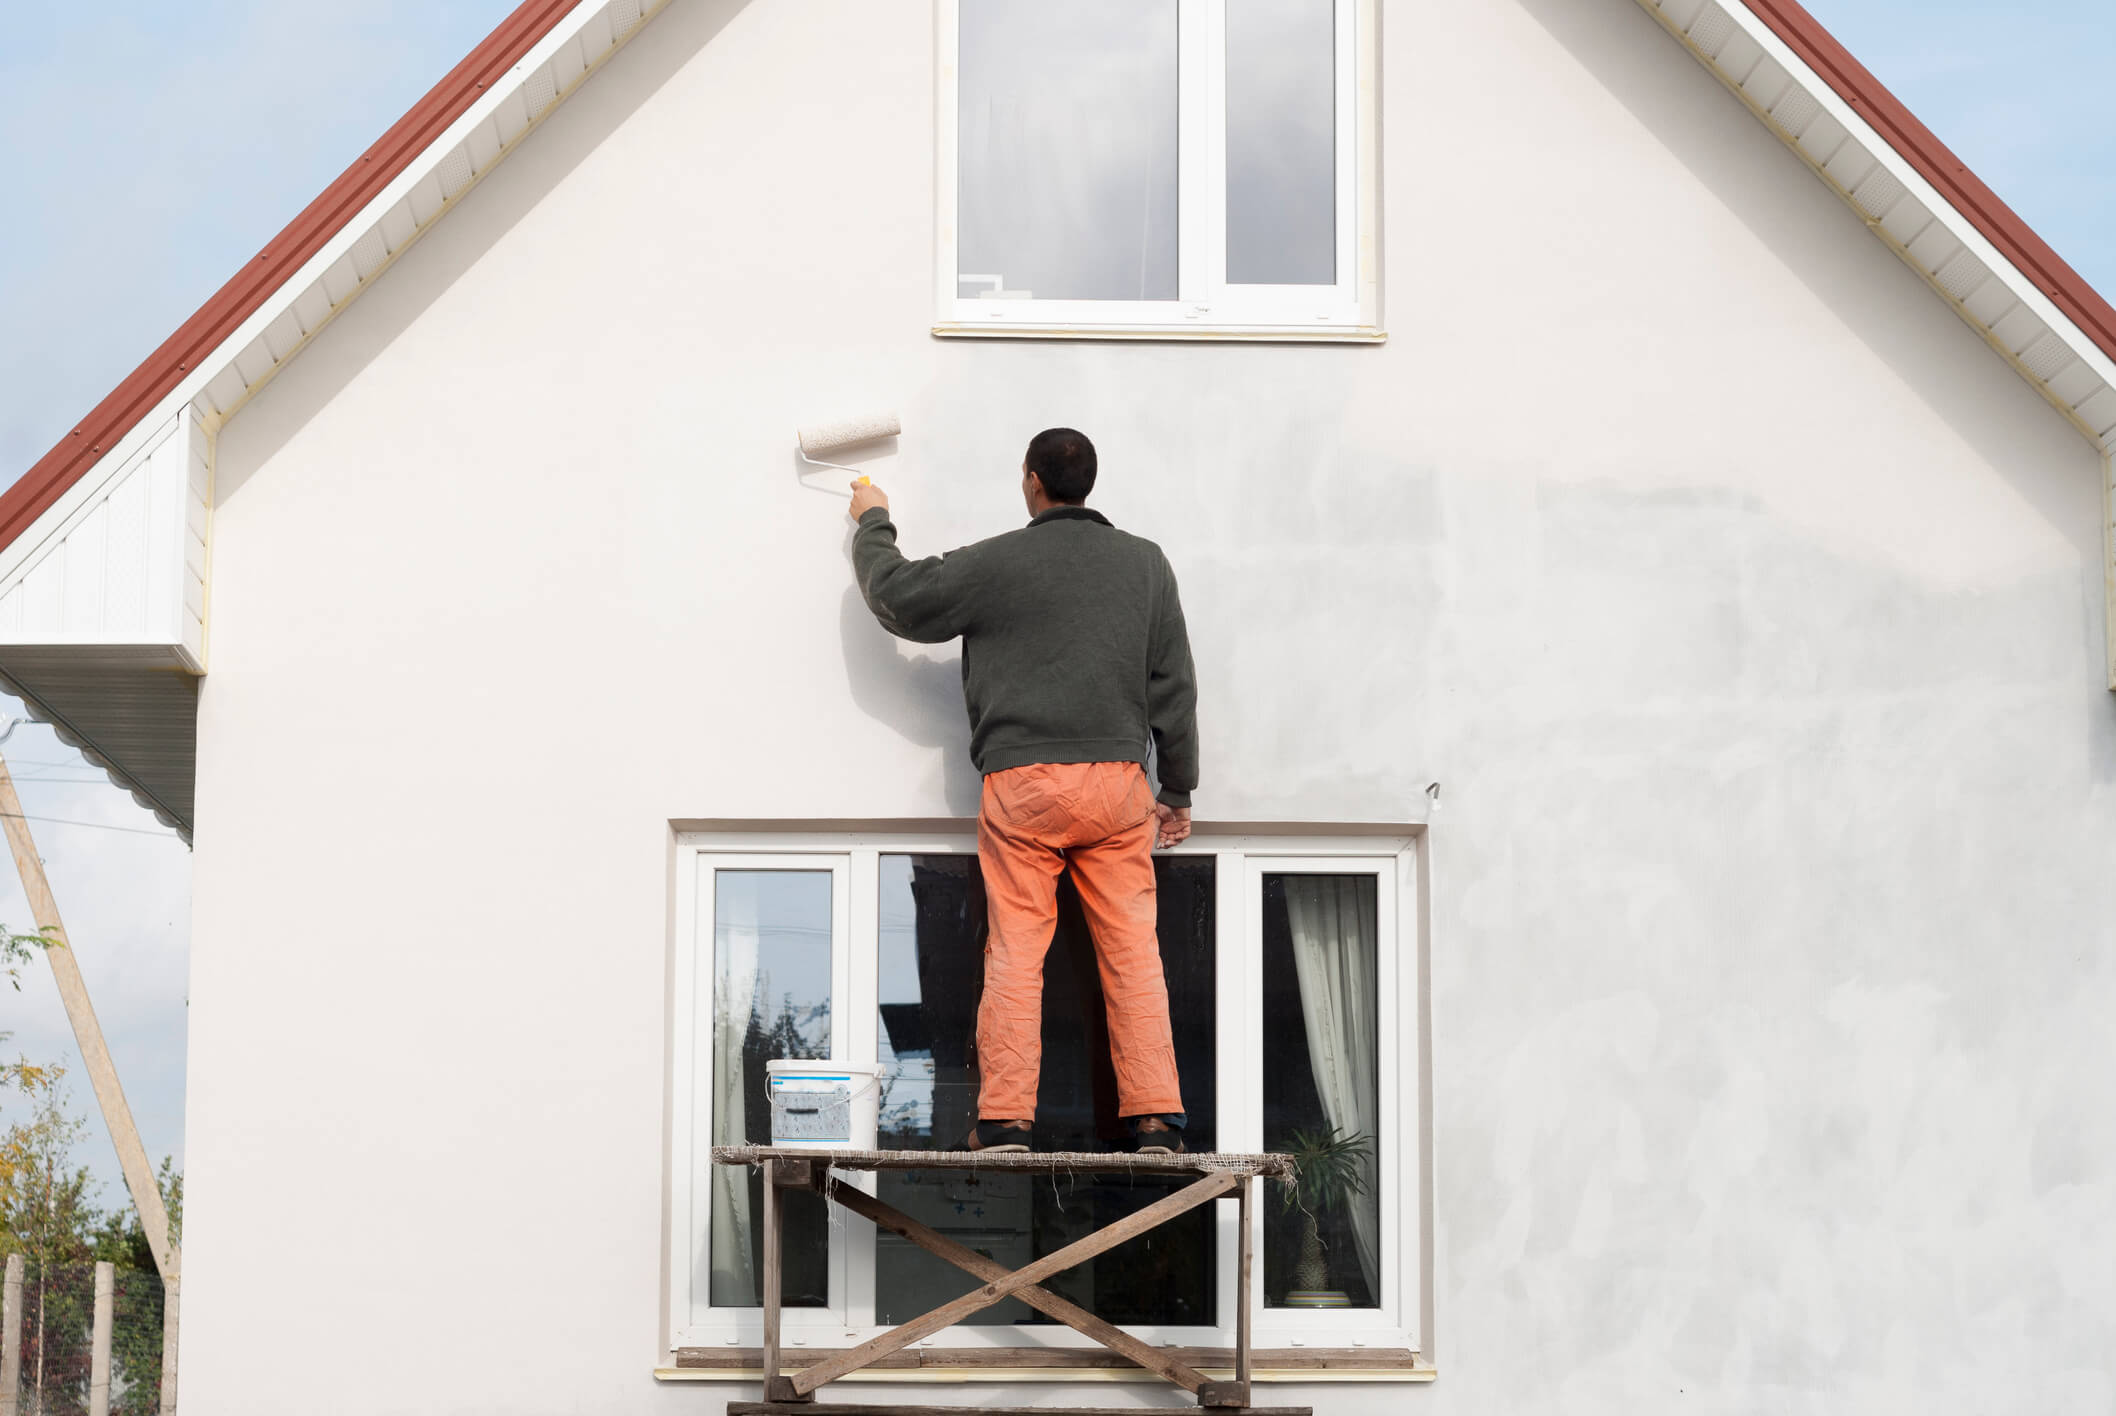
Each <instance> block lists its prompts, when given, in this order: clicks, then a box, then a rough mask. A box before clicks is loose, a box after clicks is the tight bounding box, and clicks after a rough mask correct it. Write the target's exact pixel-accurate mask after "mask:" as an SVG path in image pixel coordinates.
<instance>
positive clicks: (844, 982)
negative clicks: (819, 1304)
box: [663, 821, 1431, 1353]
mask: <svg viewBox="0 0 2116 1416" xmlns="http://www.w3.org/2000/svg"><path fill="white" fill-rule="evenodd" d="M833 825H835V823H833ZM1423 842H1424V835H1423V832H1422V831H1420V830H1418V829H1416V828H1401V829H1400V830H1398V831H1392V832H1391V833H1390V834H1342V833H1338V832H1326V831H1322V830H1317V831H1314V832H1312V833H1308V832H1301V833H1285V832H1273V833H1270V834H1266V833H1258V832H1250V831H1246V830H1243V829H1240V828H1217V829H1216V828H1214V827H1212V826H1210V825H1200V826H1199V827H1198V828H1197V829H1196V830H1195V831H1194V832H1193V834H1192V835H1191V837H1190V839H1189V840H1188V841H1186V842H1184V843H1183V844H1182V845H1181V846H1178V847H1176V848H1175V849H1174V850H1172V851H1169V852H1166V854H1171V855H1183V856H1212V857H1214V859H1215V872H1214V882H1215V885H1214V889H1215V894H1216V906H1217V920H1218V926H1217V930H1216V934H1215V940H1214V960H1215V973H1214V998H1215V1010H1216V1013H1217V1016H1218V1029H1219V1030H1218V1036H1219V1038H1220V1039H1221V1045H1220V1047H1219V1052H1218V1056H1217V1058H1216V1059H1215V1080H1216V1084H1217V1087H1218V1094H1219V1113H1220V1122H1219V1130H1220V1137H1219V1146H1220V1149H1222V1150H1226V1151H1255V1150H1257V1149H1259V1148H1260V1147H1261V1145H1262V1142H1263V1096H1262V1077H1263V1047H1262V1036H1261V1034H1262V1026H1263V993H1262V959H1263V953H1262V950H1263V894H1262V891H1263V877H1264V875H1265V874H1266V873H1298V872H1308V873H1324V874H1358V873H1366V872H1371V873H1373V874H1374V875H1375V876H1376V877H1377V882H1378V884H1377V892H1376V894H1377V900H1378V901H1379V909H1380V917H1379V918H1378V919H1377V928H1378V934H1377V938H1378V939H1379V941H1380V950H1379V952H1380V960H1379V964H1380V969H1381V974H1380V977H1379V978H1378V979H1377V994H1378V996H1379V999H1380V1003H1381V1006H1382V1008H1383V1010H1384V1013H1383V1017H1384V1019H1389V1018H1393V1019H1395V1020H1397V1026H1395V1027H1394V1028H1393V1029H1390V1028H1387V1027H1384V1029H1383V1035H1382V1036H1381V1037H1380V1039H1379V1041H1380V1048H1381V1057H1380V1059H1379V1064H1380V1068H1381V1086H1382V1093H1381V1096H1380V1098H1379V1099H1378V1104H1379V1106H1380V1109H1381V1115H1382V1116H1383V1117H1384V1118H1386V1120H1387V1121H1388V1122H1389V1124H1388V1125H1387V1126H1386V1127H1385V1132H1386V1134H1385V1135H1384V1137H1383V1144H1382V1146H1381V1148H1380V1150H1379V1153H1378V1154H1377V1161H1378V1162H1379V1175H1378V1185H1379V1188H1380V1191H1381V1193H1382V1195H1383V1203H1382V1206H1381V1210H1382V1235H1383V1237H1382V1252H1383V1254H1384V1256H1385V1258H1386V1260H1387V1261H1388V1267H1387V1269H1386V1270H1385V1272H1384V1274H1383V1279H1382V1293H1381V1295H1380V1298H1381V1303H1380V1306H1379V1307H1377V1308H1371V1309H1335V1310H1327V1311H1313V1312H1311V1311H1303V1310H1299V1309H1290V1308H1269V1307H1266V1306H1265V1304H1264V1292H1263V1284H1262V1282H1261V1281H1260V1280H1261V1274H1260V1273H1259V1274H1258V1276H1257V1280H1258V1281H1254V1282H1253V1283H1252V1286H1251V1292H1250V1313H1249V1319H1250V1328H1251V1333H1252V1340H1253V1341H1254V1342H1255V1343H1256V1344H1257V1345H1258V1346H1259V1347H1274V1346H1276V1347H1301V1346H1317V1347H1321V1346H1328V1347H1340V1348H1341V1347H1367V1348H1372V1349H1375V1350H1376V1351H1386V1350H1407V1351H1414V1352H1415V1351H1419V1350H1421V1349H1420V1338H1421V1335H1422V1334H1421V1330H1422V1329H1423V1328H1424V1326H1425V1325H1426V1323H1425V1313H1424V1307H1425V1302H1424V1301H1423V1298H1422V1295H1423V1294H1424V1293H1425V1289H1426V1284H1425V1281H1424V1278H1425V1270H1424V1265H1425V1262H1426V1256H1425V1254H1424V1252H1423V1242H1422V1239H1423V1235H1424V1232H1425V1229H1426V1225H1425V1223H1424V1217H1425V1215H1426V1212H1427V1209H1428V1207H1429V1205H1430V1203H1431V1196H1430V1194H1429V1192H1428V1188H1427V1187H1428V1184H1429V1180H1428V1177H1427V1175H1426V1167H1425V1165H1424V1164H1423V1162H1422V1159H1421V1156H1422V1147H1423V1144H1424V1137H1425V1134H1426V1128H1427V1127H1428V1125H1429V1118H1427V1117H1426V1116H1425V1115H1424V1114H1423V1113H1422V1109H1421V1108H1422V1106H1423V1104H1424V1101H1425V1095H1426V1093H1425V1086H1424V1081H1425V1079H1424V1078H1423V1076H1422V1075H1417V1076H1412V1075H1406V1074H1405V1069H1406V1067H1407V1066H1411V1067H1421V1066H1422V1063H1423V1059H1424V1058H1425V1057H1426V1056H1427V1052H1426V1026H1427V1022H1426V1000H1425V997H1424V986H1425V985H1424V970H1423V968H1422V967H1421V961H1422V959H1423V950H1424V925H1423V910H1422V904H1421V901H1422V898H1423V896H1422V879H1421V873H1420V872H1421V869H1422V865H1421V859H1422V847H1423ZM674 844H675V860H674V862H673V864H674V878H673V881H672V887H673V896H674V898H673V900H672V906H673V908H672V911H671V925H672V934H671V939H670V946H671V952H672V958H671V968H670V973H669V979H670V988H671V991H670V999H669V1025H670V1104H671V1108H672V1111H671V1118H670V1121H671V1124H670V1130H669V1135H670V1149H669V1153H668V1155H667V1157H666V1163H665V1175H666V1182H667V1184H668V1186H669V1190H668V1194H669V1198H670V1202H669V1208H668V1211H667V1215H668V1223H667V1227H666V1232H665V1234H664V1236H663V1237H664V1244H663V1252H664V1264H665V1273H666V1274H667V1279H668V1282H667V1288H666V1292H665V1295H664V1301H665V1304H666V1311H665V1315H664V1316H665V1322H664V1324H663V1330H664V1334H665V1336H666V1338H667V1341H668V1350H669V1351H670V1352H672V1353H673V1352H675V1351H677V1350H678V1349H680V1348H755V1347H757V1346H759V1345H760V1344H761V1342H762V1339H763V1318H762V1314H761V1312H760V1310H758V1309H755V1308H724V1307H721V1308H716V1307H711V1306H710V1305H709V1304H694V1296H693V1289H692V1280H693V1277H694V1275H695V1274H696V1273H697V1272H699V1271H701V1267H702V1266H703V1265H706V1264H708V1263H709V1259H707V1258H706V1257H705V1255H704V1252H703V1250H702V1249H701V1248H699V1247H698V1240H697V1236H695V1234H694V1231H693V1226H692V1216H693V1208H692V1206H693V1201H694V1198H695V1197H696V1196H697V1194H698V1193H700V1189H701V1183H702V1181H703V1178H704V1177H705V1176H706V1175H707V1174H708V1170H707V1168H706V1166H704V1165H702V1164H700V1163H699V1161H700V1160H701V1159H702V1157H703V1155H704V1153H705V1150H706V1148H707V1147H709V1146H710V1144H711V1118H710V1116H709V1115H706V1114H703V1113H701V1112H699V1110H698V1107H699V1104H700V1101H701V1099H702V1098H709V1097H710V1096H711V1094H712V1091H711V1067H710V1061H711V1058H710V1052H709V1050H708V1051H707V1052H706V1054H705V1056H704V1057H703V1058H701V1056H700V1048H701V1046H702V1045H703V1041H704V1039H705V1037H706V1036H707V1035H708V1034H707V1032H706V1030H705V1029H701V1028H700V1027H699V1025H698V1023H699V1019H698V1016H697V1010H696V1007H695V1003H696V1000H697V998H698V996H699V995H698V987H699V982H700V976H701V973H703V974H705V975H707V976H710V972H711V958H710V955H709V954H708V953H704V952H703V951H701V950H700V948H699V947H698V945H699V943H700V942H701V940H700V934H699V931H700V929H701V928H704V929H705V930H707V931H708V933H707V935H706V937H705V942H707V943H708V944H709V942H710V929H711V923H712V918H713V916H712V912H711V898H710V896H709V895H706V894H702V893H701V886H702V882H704V881H706V880H709V879H710V874H709V872H711V871H713V870H716V869H738V870H758V869H766V870H772V869H786V870H817V869H826V868H827V869H831V870H832V871H833V872H834V875H833V895H832V901H831V909H832V918H833V928H834V930H835V931H841V932H838V933H834V934H833V937H832V941H831V980H832V988H833V995H832V999H831V1053H830V1057H831V1060H832V1061H838V1062H854V1061H873V1060H874V1059H875V1055H876V1052H877V1048H878V1044H879V1031H880V1027H879V994H880V952H881V951H880V948H879V943H880V923H881V920H880V915H881V910H880V905H881V901H880V889H881V868H880V861H881V857H882V856H883V855H899V854H909V855H975V854H976V849H977V838H976V823H975V822H974V821H960V822H945V823H929V824H924V825H920V826H916V827H906V828H903V829H890V828H880V829H859V828H856V827H855V828H850V829H828V828H822V827H818V828H815V829H807V828H799V827H790V828H789V829H787V830H783V831H782V830H740V831H712V830H690V831H678V832H677V833H676V837H675V843H674ZM862 940H864V941H866V943H865V944H864V945H862V943H861V941H862ZM841 943H842V947H841ZM841 1000H842V1001H841ZM709 1026H710V1025H709V1024H708V1028H709ZM1236 1039H1240V1040H1244V1041H1236V1042H1233V1043H1232V1045H1230V1040H1236ZM860 1180H861V1183H862V1188H865V1189H868V1190H869V1191H870V1192H871V1191H872V1190H873V1187H874V1181H873V1177H872V1176H863V1177H860ZM1267 1190H1268V1185H1265V1184H1262V1183H1260V1185H1259V1192H1258V1196H1257V1199H1258V1201H1259V1202H1258V1203H1256V1204H1253V1205H1252V1206H1251V1225H1252V1231H1251V1239H1252V1243H1253V1244H1255V1245H1257V1246H1258V1252H1261V1243H1262V1239H1263V1224H1264V1216H1265V1210H1266V1204H1267V1203H1268V1201H1269V1196H1268V1193H1267ZM1213 1211H1214V1225H1215V1230H1216V1236H1217V1246H1216V1247H1217V1265H1218V1267H1217V1273H1218V1275H1219V1285H1220V1288H1219V1299H1220V1301H1219V1304H1218V1308H1219V1314H1220V1321H1219V1323H1218V1325H1217V1326H1215V1327H1202V1326H1186V1327H1176V1326H1165V1327H1154V1326H1142V1327H1138V1328H1134V1329H1132V1331H1133V1332H1134V1333H1135V1335H1137V1336H1138V1337H1140V1338H1141V1339H1143V1340H1145V1341H1148V1342H1151V1343H1155V1344H1170V1343H1172V1344H1177V1345H1181V1346H1198V1347H1224V1346H1229V1345H1231V1344H1232V1342H1233V1340H1234V1317H1235V1315H1234V1309H1233V1304H1232V1301H1231V1299H1232V1295H1233V1286H1234V1275H1235V1269H1236V1254H1237V1248H1236V1239H1237V1232H1236V1227H1235V1225H1236V1217H1235V1206H1233V1205H1232V1204H1216V1205H1214V1206H1213ZM874 1232H875V1231H874V1226H873V1225H872V1224H870V1223H869V1222H867V1221H866V1220H863V1219H860V1218H858V1217H857V1216H853V1215H849V1214H846V1213H844V1212H842V1211H839V1212H837V1213H835V1214H834V1215H833V1217H832V1252H831V1259H830V1300H831V1301H830V1304H829V1306H826V1307H824V1308H786V1309H784V1310H782V1324H783V1329H784V1331H783V1341H784V1342H785V1344H786V1345H787V1346H789V1347H792V1348H795V1349H799V1348H802V1347H817V1348H837V1347H840V1346H850V1345H854V1344H857V1343H859V1342H864V1341H866V1340H867V1339H868V1338H871V1337H873V1336H875V1335H876V1334H878V1333H880V1332H882V1331H884V1330H885V1329H884V1328H883V1327H882V1326H880V1325H879V1324H877V1323H876V1321H875V1305H874V1262H875V1261H874V1253H875V1248H874V1242H873V1236H874ZM705 1242H707V1243H709V1242H710V1231H709V1230H708V1234H707V1236H706V1239H705ZM931 1341H932V1342H933V1343H934V1344H935V1345H938V1346H944V1347H956V1348H978V1347H984V1348H998V1349H1005V1348H1022V1347H1047V1348H1048V1347H1057V1348H1091V1347H1092V1346H1093V1345H1094V1344H1093V1343H1091V1342H1090V1341H1089V1340H1088V1339H1087V1338H1085V1337H1083V1336H1082V1335H1081V1334H1079V1333H1076V1332H1074V1331H1073V1330H1072V1329H1070V1328H1067V1327H1063V1326H1053V1327H1045V1326H1042V1325H1036V1326H1023V1325H1007V1326H958V1327H953V1328H949V1329H947V1330H945V1331H944V1332H942V1333H940V1334H937V1335H936V1336H935V1337H933V1338H932V1339H931Z"/></svg>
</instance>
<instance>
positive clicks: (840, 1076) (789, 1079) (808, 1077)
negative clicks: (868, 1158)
mask: <svg viewBox="0 0 2116 1416" xmlns="http://www.w3.org/2000/svg"><path fill="white" fill-rule="evenodd" d="M764 1090H765V1095H766V1096H767V1097H768V1098H769V1100H770V1102H771V1143H772V1144H773V1145H775V1146H808V1147H812V1148H814V1149H816V1150H873V1149H874V1148H875V1126H876V1122H877V1118H878V1116H879V1113H880V1110H881V1105H880V1103H881V1091H882V1069H881V1068H880V1067H877V1066H876V1065H875V1064H874V1063H872V1062H808V1061H799V1060H796V1059H793V1058H785V1057H781V1058H775V1059H774V1060H772V1061H770V1062H766V1063H765V1064H764Z"/></svg>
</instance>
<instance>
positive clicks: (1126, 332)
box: [933, 321, 1389, 344]
mask: <svg viewBox="0 0 2116 1416" xmlns="http://www.w3.org/2000/svg"><path fill="white" fill-rule="evenodd" d="M933 334H934V337H935V338H938V339H1103V340H1110V339H1116V340H1156V339H1158V340H1173V341H1178V342H1188V343H1206V344H1211V343H1226V344H1384V343H1387V342H1388V337H1389V332H1388V331H1387V330H1385V329H1382V328H1381V327H1380V326H1378V325H1326V326H1320V327H1317V328H1314V329H1308V328H1303V327H1300V326H1297V325H1206V326H1200V325H1085V324H970V323H964V322H962V321H945V322H942V323H940V324H936V325H934V326H933Z"/></svg>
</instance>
